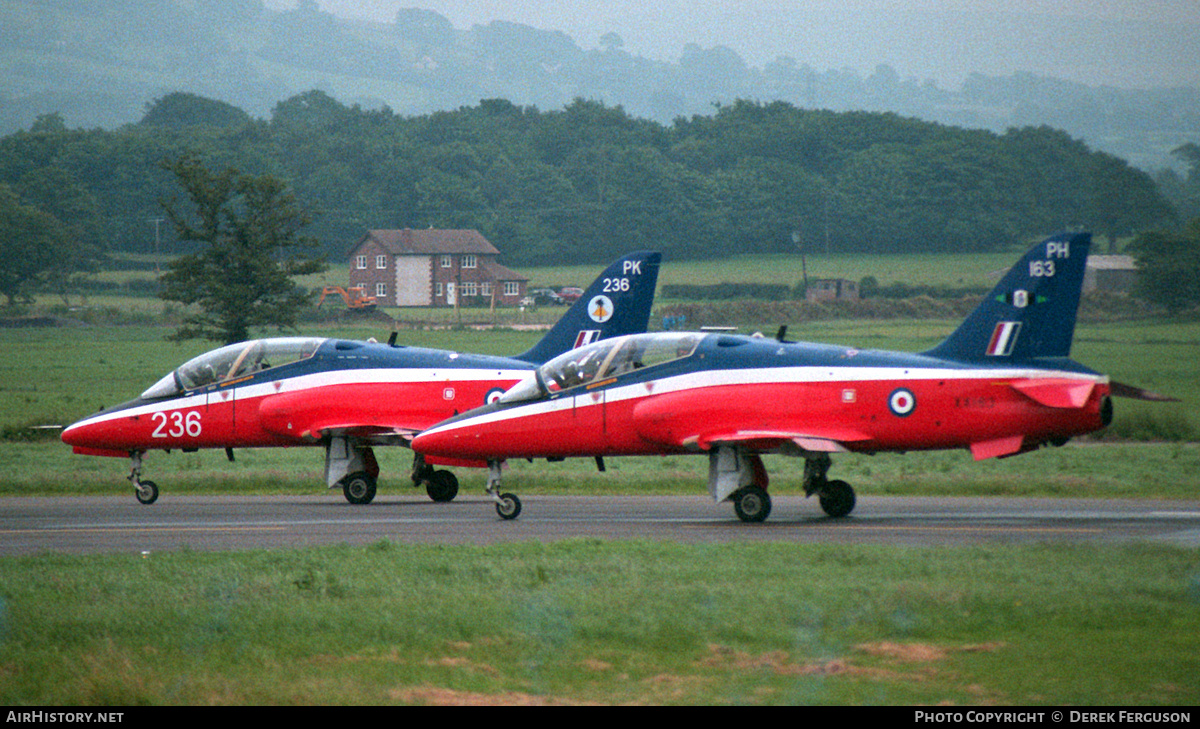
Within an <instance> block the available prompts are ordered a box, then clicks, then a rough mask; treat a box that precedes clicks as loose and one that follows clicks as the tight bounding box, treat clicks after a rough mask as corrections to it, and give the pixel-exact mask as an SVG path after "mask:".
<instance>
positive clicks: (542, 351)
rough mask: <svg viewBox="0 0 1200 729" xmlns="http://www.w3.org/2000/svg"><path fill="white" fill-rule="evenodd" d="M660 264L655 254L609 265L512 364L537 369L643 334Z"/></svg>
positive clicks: (642, 253) (632, 256) (640, 254)
mask: <svg viewBox="0 0 1200 729" xmlns="http://www.w3.org/2000/svg"><path fill="white" fill-rule="evenodd" d="M661 262H662V254H661V253H657V252H654V251H640V252H638V253H630V254H629V255H627V256H624V257H622V258H620V259H618V260H617V261H614V262H613V263H612V264H610V265H609V266H608V268H606V269H604V272H603V273H601V274H600V276H599V277H598V278H597V279H596V280H595V281H593V282H592V285H591V286H589V287H588V288H587V290H586V291H584V292H583V295H582V296H580V297H579V300H578V301H576V302H575V303H574V304H572V305H571V308H570V309H567V312H566V313H565V314H563V315H562V318H561V319H559V320H558V323H557V324H555V325H554V327H553V328H552V329H551V330H550V331H549V332H547V333H546V336H545V337H543V338H542V340H541V341H540V342H538V343H537V344H536V345H534V346H533V348H532V349H530V350H529V351H528V352H525V353H524V354H519V355H517V357H516V358H517V359H520V360H524V361H526V362H535V363H539V364H540V363H542V362H545V361H547V360H549V359H551V358H553V357H556V356H558V355H560V354H562V353H563V352H567V351H569V350H571V349H574V348H575V347H580V346H583V345H584V344H590V343H591V342H595V341H597V340H600V339H608V338H609V337H619V336H624V335H626V334H640V333H642V332H644V331H646V327H647V326H648V325H649V323H650V307H651V306H652V305H653V304H654V290H655V287H657V286H658V268H659V264H660V263H661Z"/></svg>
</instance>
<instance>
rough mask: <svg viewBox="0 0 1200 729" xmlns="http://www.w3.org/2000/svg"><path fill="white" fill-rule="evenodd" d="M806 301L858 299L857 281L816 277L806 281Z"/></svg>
mask: <svg viewBox="0 0 1200 729" xmlns="http://www.w3.org/2000/svg"><path fill="white" fill-rule="evenodd" d="M804 298H805V300H807V301H814V302H815V301H858V299H859V295H858V283H857V282H856V281H851V280H849V279H845V278H818V279H813V280H812V281H809V282H808V289H807V290H806V291H805V292H804Z"/></svg>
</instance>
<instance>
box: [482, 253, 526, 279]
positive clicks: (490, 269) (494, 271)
mask: <svg viewBox="0 0 1200 729" xmlns="http://www.w3.org/2000/svg"><path fill="white" fill-rule="evenodd" d="M479 267H480V268H482V269H483V270H484V272H486V273H487V276H488V278H490V279H491V280H493V281H528V280H529V277H528V276H522V275H521V274H519V273H517V272H516V271H514V270H512V269H511V268H508V267H506V266H501V265H500V264H499V263H496V262H495V261H493V260H492V259H490V258H487V259H484V260H482V261H480V262H479Z"/></svg>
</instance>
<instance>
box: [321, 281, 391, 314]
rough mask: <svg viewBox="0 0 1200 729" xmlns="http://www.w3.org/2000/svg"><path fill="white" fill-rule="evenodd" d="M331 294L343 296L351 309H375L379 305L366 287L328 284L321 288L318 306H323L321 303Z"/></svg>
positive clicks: (343, 299)
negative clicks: (369, 294)
mask: <svg viewBox="0 0 1200 729" xmlns="http://www.w3.org/2000/svg"><path fill="white" fill-rule="evenodd" d="M331 294H336V295H338V296H340V297H342V301H344V302H345V303H346V308H347V309H349V310H351V311H374V310H375V307H376V306H378V301H376V299H375V297H374V296H368V295H367V292H366V287H364V286H351V287H350V288H342V287H341V286H326V287H325V288H323V289H321V298H319V299H317V308H318V309H319V308H321V304H323V303H325V297H326V296H329V295H331Z"/></svg>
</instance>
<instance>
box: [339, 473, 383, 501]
mask: <svg viewBox="0 0 1200 729" xmlns="http://www.w3.org/2000/svg"><path fill="white" fill-rule="evenodd" d="M342 493H343V494H345V496H346V501H349V502H350V503H351V504H369V503H371V501H372V500H373V499H374V498H375V479H373V478H371V475H370V474H369V473H367V472H365V471H358V472H355V473H352V474H350V475H349V476H346V477H345V478H344V479H342Z"/></svg>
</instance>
